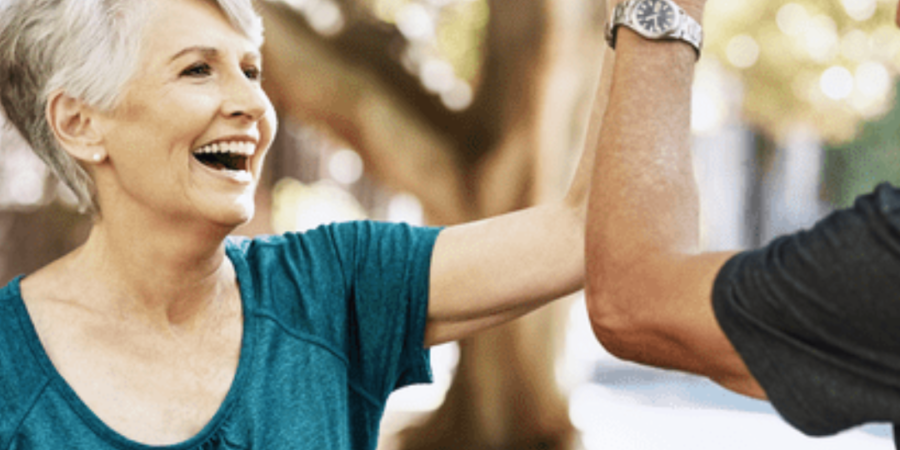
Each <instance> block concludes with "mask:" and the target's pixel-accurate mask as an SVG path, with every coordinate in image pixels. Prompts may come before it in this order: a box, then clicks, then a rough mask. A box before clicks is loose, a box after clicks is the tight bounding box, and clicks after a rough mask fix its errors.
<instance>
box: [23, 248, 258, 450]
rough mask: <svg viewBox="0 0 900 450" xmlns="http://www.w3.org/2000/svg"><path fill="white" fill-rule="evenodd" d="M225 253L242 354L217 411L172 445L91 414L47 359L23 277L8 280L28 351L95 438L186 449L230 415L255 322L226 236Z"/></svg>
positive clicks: (153, 449)
mask: <svg viewBox="0 0 900 450" xmlns="http://www.w3.org/2000/svg"><path fill="white" fill-rule="evenodd" d="M225 253H226V255H227V256H228V258H229V260H231V263H232V265H233V266H234V270H235V275H236V277H237V281H238V285H239V289H240V294H241V314H242V316H243V332H242V336H241V350H240V352H241V353H240V356H239V358H238V366H237V370H236V371H235V375H234V379H233V380H232V382H231V387H229V389H228V393H227V394H226V395H225V399H224V400H223V401H222V404H221V405H219V408H218V410H216V413H215V414H214V415H213V417H212V418H211V419H210V420H209V422H208V423H207V424H206V425H205V426H204V427H203V429H201V430H200V432H198V433H197V434H196V435H195V436H193V437H191V438H189V439H187V440H185V441H182V442H180V443H176V444H171V445H149V444H143V443H140V442H137V441H134V440H132V439H129V438H127V437H125V436H124V435H122V434H120V433H119V432H117V431H115V430H113V429H112V428H110V427H109V426H108V425H106V423H104V422H103V420H101V419H100V418H99V417H97V415H96V414H94V412H93V411H91V409H90V408H88V406H87V405H86V404H85V403H84V402H83V401H82V400H81V398H79V397H78V394H77V393H75V390H74V389H72V387H71V386H70V385H69V383H68V382H67V381H66V380H65V379H64V378H63V377H62V375H60V373H59V372H58V371H57V370H56V367H55V366H54V365H53V362H52V361H51V360H50V357H49V356H48V355H47V352H46V350H45V349H44V346H43V344H42V343H41V341H40V337H39V336H38V333H37V329H36V328H35V327H34V323H33V322H32V320H31V316H30V315H29V314H28V308H27V307H26V306H25V302H24V300H23V299H22V291H21V287H20V283H21V280H22V278H24V276H21V275H20V276H18V277H16V278H15V279H13V281H12V282H10V287H11V290H12V296H13V299H14V302H13V304H14V307H15V310H16V315H17V316H18V317H19V322H20V324H21V327H22V331H23V332H24V335H25V340H26V342H27V343H28V348H29V349H30V350H31V353H32V355H33V356H34V358H35V359H36V360H37V362H38V364H39V365H40V366H41V367H42V369H43V370H44V372H45V373H46V375H47V376H48V377H49V378H50V384H51V385H52V386H54V388H55V389H56V390H57V391H58V392H59V393H60V394H61V395H62V396H63V397H64V398H65V400H66V402H67V403H68V404H69V406H70V407H71V408H72V410H73V411H74V412H75V413H76V414H77V415H78V416H79V417H80V418H81V419H82V420H83V421H84V422H85V424H86V425H87V426H88V427H89V428H90V429H91V430H92V431H93V432H94V433H95V434H96V435H97V436H98V437H100V438H102V439H104V440H105V441H107V442H109V443H110V444H112V445H113V446H115V447H118V448H122V449H129V450H186V449H191V448H195V447H199V446H200V445H201V444H203V443H204V442H206V441H208V440H209V439H211V438H212V437H213V436H215V434H216V433H217V432H218V431H219V430H220V429H221V428H222V426H223V424H224V423H225V422H226V420H227V418H228V416H229V414H230V413H231V411H232V410H233V409H234V406H235V405H236V404H237V402H238V400H239V398H240V397H241V395H242V393H243V391H244V388H245V385H246V384H247V378H248V372H249V367H250V366H251V360H252V358H253V349H254V348H255V346H254V345H253V344H254V342H255V339H256V327H255V321H254V320H252V317H253V314H251V313H250V308H248V305H250V304H252V303H253V295H254V294H253V293H254V288H253V284H252V281H253V280H252V277H251V275H250V269H249V267H248V266H247V264H246V261H245V260H244V258H243V257H242V255H241V251H240V249H239V248H238V247H237V246H236V245H235V244H234V243H232V242H231V241H230V239H226V241H225Z"/></svg>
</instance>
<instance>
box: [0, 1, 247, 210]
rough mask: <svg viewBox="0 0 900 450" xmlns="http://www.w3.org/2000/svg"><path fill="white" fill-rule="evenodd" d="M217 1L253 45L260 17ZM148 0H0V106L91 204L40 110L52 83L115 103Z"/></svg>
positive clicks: (131, 66) (81, 176)
mask: <svg viewBox="0 0 900 450" xmlns="http://www.w3.org/2000/svg"><path fill="white" fill-rule="evenodd" d="M208 1H212V2H213V3H215V4H217V5H218V7H219V8H220V9H221V10H222V11H223V12H224V13H225V14H226V15H227V16H228V18H229V19H230V21H231V23H232V25H234V26H235V27H236V28H237V29H238V30H239V31H241V32H242V33H243V34H244V35H245V36H247V37H248V38H249V39H251V40H252V41H253V42H254V43H255V44H257V45H261V44H262V20H261V19H260V17H259V15H257V14H256V12H255V11H254V9H253V5H252V0H208ZM149 3H150V2H148V1H147V0H0V106H2V108H0V110H2V112H5V115H6V118H7V120H8V121H9V122H10V123H12V124H13V125H14V126H15V127H16V129H17V130H18V131H19V133H21V134H22V136H23V137H24V138H25V140H26V141H28V143H29V144H30V145H31V148H32V149H33V150H34V152H35V153H36V154H37V155H38V156H39V157H40V158H41V159H42V160H43V161H44V162H45V163H47V165H48V166H50V168H51V170H53V172H54V173H55V174H56V175H57V176H58V177H59V178H60V179H61V180H62V181H63V182H64V183H66V185H68V186H69V187H70V188H71V189H72V190H73V191H74V192H75V195H76V196H77V198H78V202H79V205H80V207H81V208H82V209H83V210H92V211H93V210H95V209H96V205H95V204H94V197H93V181H92V179H91V177H90V175H89V174H88V173H87V171H86V170H85V169H84V168H83V167H82V166H81V165H80V164H79V163H78V162H77V161H76V160H75V159H74V158H72V157H71V156H69V154H68V153H67V152H65V151H64V150H63V149H62V148H60V146H59V144H58V143H57V141H56V137H55V136H54V134H53V130H52V129H51V127H50V125H49V123H47V117H46V109H47V101H48V97H49V95H50V94H51V93H52V92H54V91H57V90H62V91H64V92H66V94H68V95H70V96H72V97H74V98H78V99H81V100H82V101H84V102H85V103H87V104H88V105H91V106H94V107H96V108H99V109H102V110H110V109H112V108H114V107H115V106H116V103H117V101H118V99H119V94H120V93H121V91H122V88H123V87H124V85H125V83H126V82H127V81H128V80H129V79H130V78H131V76H132V74H133V73H134V71H135V67H136V63H137V61H136V60H137V55H139V54H140V46H141V42H140V37H141V35H142V33H141V32H140V31H141V29H142V25H144V23H143V18H144V17H146V14H145V9H144V8H146V5H147V4H149Z"/></svg>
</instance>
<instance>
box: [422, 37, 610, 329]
mask: <svg viewBox="0 0 900 450" xmlns="http://www.w3.org/2000/svg"><path fill="white" fill-rule="evenodd" d="M601 51H603V52H604V56H605V58H604V62H603V70H602V75H601V78H600V80H599V81H598V83H597V84H598V87H597V92H598V94H597V97H596V99H595V101H594V106H593V113H592V115H591V120H590V124H589V127H588V131H587V136H586V139H585V142H587V143H589V144H588V145H585V148H586V150H585V152H584V153H583V154H582V157H581V160H580V161H579V164H578V168H577V169H576V173H575V177H574V179H573V181H572V184H571V186H570V187H569V190H568V192H567V194H566V196H565V198H564V199H561V200H560V201H558V202H555V203H551V204H547V205H541V206H537V207H534V208H529V209H526V210H523V211H519V212H515V213H511V214H506V215H502V216H498V217H494V218H490V219H486V220H482V221H478V222H473V223H468V224H463V225H459V226H454V227H450V228H447V229H446V230H444V231H443V232H441V234H440V235H439V236H438V240H437V242H436V243H435V249H434V256H433V257H432V267H431V282H430V288H429V306H428V324H427V326H426V330H425V343H426V345H435V344H439V343H441V342H447V341H452V340H457V339H461V338H463V337H466V336H468V335H471V334H473V333H476V332H478V331H480V330H483V329H486V328H489V327H492V326H495V325H499V324H501V323H503V322H506V321H509V320H512V319H515V318H517V317H519V316H522V315H524V314H526V313H528V312H530V311H532V310H534V309H536V308H538V307H541V306H543V305H546V304H547V303H549V302H550V301H552V300H555V299H557V298H560V297H562V296H565V295H568V294H571V293H573V292H575V291H577V290H579V289H581V288H582V287H583V285H584V268H585V265H584V232H585V225H584V224H585V217H586V209H587V198H588V190H589V187H590V177H591V172H592V170H593V164H594V149H595V147H596V146H595V145H593V144H594V143H596V141H597V136H598V135H599V133H600V127H601V124H602V120H603V111H604V110H605V109H606V102H607V98H608V95H607V93H608V92H609V85H610V82H611V79H612V75H611V73H610V72H611V70H610V68H611V65H612V57H611V53H612V52H611V51H609V50H608V49H602V50H601Z"/></svg>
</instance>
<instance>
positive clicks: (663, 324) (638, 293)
mask: <svg viewBox="0 0 900 450" xmlns="http://www.w3.org/2000/svg"><path fill="white" fill-rule="evenodd" d="M731 256H732V254H726V253H715V254H714V253H708V254H700V255H690V256H685V255H665V256H647V257H642V258H639V259H638V260H635V261H632V262H631V263H630V264H627V265H619V266H616V267H615V268H611V269H610V270H609V271H607V272H605V273H604V272H599V273H604V275H605V276H604V277H603V279H602V280H599V279H598V280H594V281H595V283H593V284H592V286H594V289H590V290H589V292H588V301H589V303H588V305H589V311H590V313H591V322H592V325H593V327H594V332H595V334H596V335H597V337H598V338H599V339H600V341H601V343H602V344H603V345H604V346H605V347H606V348H607V350H609V351H610V352H611V353H613V354H614V355H616V356H619V357H620V358H623V359H627V360H630V361H635V362H638V363H642V364H648V365H651V366H656V367H664V368H670V369H676V370H682V371H686V372H690V373H694V374H698V375H703V376H706V377H708V378H710V379H712V380H714V381H716V382H717V383H719V384H721V385H723V386H725V387H727V388H729V389H732V390H734V391H737V392H739V393H741V394H744V395H749V396H753V397H761V396H762V391H761V389H760V388H759V387H758V385H757V384H756V382H755V380H753V378H752V376H751V375H750V373H749V372H748V370H747V368H746V366H745V365H744V364H743V361H742V360H741V358H740V356H739V355H738V354H737V352H736V351H735V349H734V348H733V347H732V346H731V343H730V342H729V340H728V338H727V337H726V336H725V334H724V333H723V332H722V329H721V328H720V327H719V325H718V323H717V322H716V318H715V315H714V313H713V309H712V301H711V294H712V285H713V280H714V279H715V277H716V274H717V273H718V271H719V269H720V268H721V267H722V265H723V264H724V263H725V261H727V260H728V259H729V258H730V257H731ZM594 273H598V271H595V272H594ZM601 282H602V284H600V283H601Z"/></svg>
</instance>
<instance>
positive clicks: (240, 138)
mask: <svg viewBox="0 0 900 450" xmlns="http://www.w3.org/2000/svg"><path fill="white" fill-rule="evenodd" d="M221 142H249V143H251V144H253V145H254V147H257V146H259V138H256V137H254V136H251V135H249V134H236V135H232V136H225V137H220V138H216V139H214V140H211V141H209V142H206V143H205V144H203V145H200V146H198V147H197V148H198V149H199V148H203V147H206V146H207V145H210V144H218V143H221Z"/></svg>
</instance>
